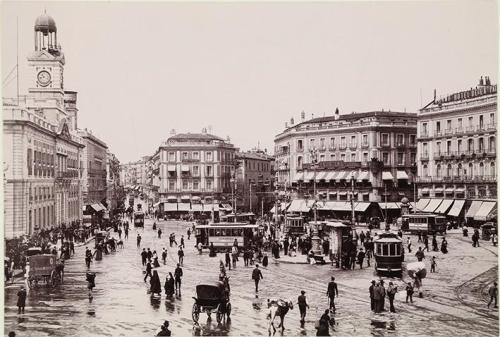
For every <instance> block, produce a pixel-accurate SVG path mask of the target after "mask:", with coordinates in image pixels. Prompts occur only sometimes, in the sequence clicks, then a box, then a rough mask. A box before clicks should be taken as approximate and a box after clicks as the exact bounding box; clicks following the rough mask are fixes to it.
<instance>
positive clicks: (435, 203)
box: [424, 199, 443, 213]
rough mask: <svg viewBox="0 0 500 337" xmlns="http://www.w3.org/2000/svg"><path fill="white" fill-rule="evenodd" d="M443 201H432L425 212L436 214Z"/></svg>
mask: <svg viewBox="0 0 500 337" xmlns="http://www.w3.org/2000/svg"><path fill="white" fill-rule="evenodd" d="M442 202H443V199H431V201H429V204H428V205H427V206H426V207H425V208H424V212H430V213H434V211H435V210H436V209H437V208H438V207H439V205H441V203H442Z"/></svg>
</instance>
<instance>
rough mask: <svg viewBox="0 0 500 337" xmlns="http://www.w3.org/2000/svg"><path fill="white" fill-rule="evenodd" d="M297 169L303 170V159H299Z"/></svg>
mask: <svg viewBox="0 0 500 337" xmlns="http://www.w3.org/2000/svg"><path fill="white" fill-rule="evenodd" d="M297 168H298V169H302V157H301V156H299V157H297Z"/></svg>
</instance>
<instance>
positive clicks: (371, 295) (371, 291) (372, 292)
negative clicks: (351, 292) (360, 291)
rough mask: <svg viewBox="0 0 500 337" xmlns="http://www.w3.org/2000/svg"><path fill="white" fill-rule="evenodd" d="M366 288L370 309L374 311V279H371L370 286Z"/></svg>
mask: <svg viewBox="0 0 500 337" xmlns="http://www.w3.org/2000/svg"><path fill="white" fill-rule="evenodd" d="M368 290H369V291H370V306H371V309H372V311H375V298H374V297H373V294H374V291H375V281H374V280H372V285H371V286H370V288H368Z"/></svg>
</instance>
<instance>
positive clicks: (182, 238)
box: [180, 235, 186, 248]
mask: <svg viewBox="0 0 500 337" xmlns="http://www.w3.org/2000/svg"><path fill="white" fill-rule="evenodd" d="M180 246H181V247H182V248H186V246H185V245H184V235H181V245H180Z"/></svg>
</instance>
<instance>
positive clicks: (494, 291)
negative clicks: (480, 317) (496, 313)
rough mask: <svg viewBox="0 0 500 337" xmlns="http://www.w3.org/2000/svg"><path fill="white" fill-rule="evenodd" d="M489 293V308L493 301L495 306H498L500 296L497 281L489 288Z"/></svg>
mask: <svg viewBox="0 0 500 337" xmlns="http://www.w3.org/2000/svg"><path fill="white" fill-rule="evenodd" d="M488 294H489V295H490V301H489V302H488V308H489V307H490V305H491V303H493V302H495V306H494V308H498V306H497V297H498V287H497V283H496V282H493V285H492V286H491V287H490V289H488Z"/></svg>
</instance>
